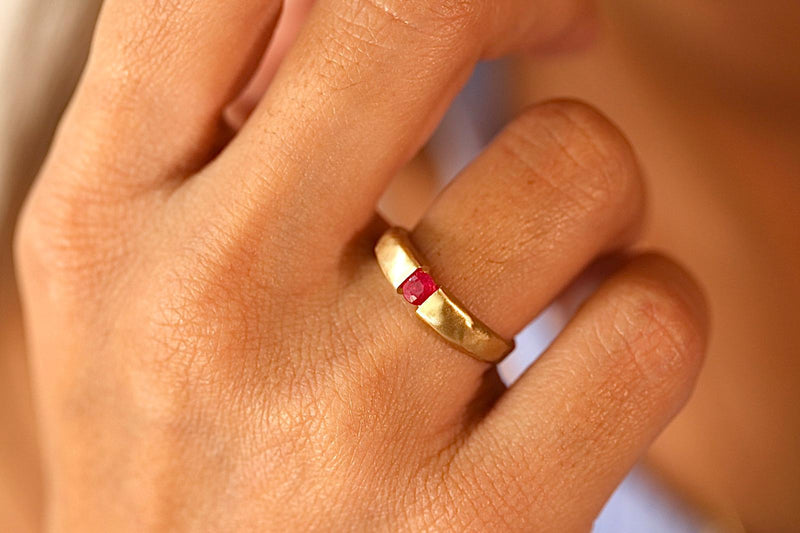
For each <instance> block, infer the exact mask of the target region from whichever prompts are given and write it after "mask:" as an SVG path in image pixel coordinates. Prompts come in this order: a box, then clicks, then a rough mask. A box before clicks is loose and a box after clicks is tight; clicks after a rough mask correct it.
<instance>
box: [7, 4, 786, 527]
mask: <svg viewBox="0 0 800 533" xmlns="http://www.w3.org/2000/svg"><path fill="white" fill-rule="evenodd" d="M229 1H233V0H229ZM553 1H557V0H553ZM308 3H309V2H308V1H307V0H287V10H286V13H287V17H291V18H292V20H287V21H284V23H283V24H284V25H285V26H286V28H289V29H287V30H286V31H287V38H286V39H287V41H286V42H287V43H288V42H290V40H291V35H290V34H291V31H292V30H291V28H294V27H297V26H299V24H300V21H301V19H302V14H303V13H304V12H305V9H306V5H305V4H308ZM100 4H101V1H100V0H2V2H0V531H9V532H18V531H19V532H27V531H37V530H38V529H39V527H40V525H41V512H42V505H43V496H44V493H43V485H44V484H43V476H42V468H41V466H40V463H39V458H38V450H37V444H36V431H35V414H34V413H35V410H34V403H33V401H32V398H31V387H30V384H29V383H30V382H29V376H28V372H27V365H26V359H25V350H24V341H23V338H24V337H23V333H22V321H21V317H20V308H19V302H18V299H17V296H16V289H15V286H14V275H13V264H12V254H11V242H12V235H13V228H14V221H15V219H16V216H17V213H18V210H19V207H20V205H21V203H22V201H23V199H24V196H25V193H26V191H27V190H28V188H29V187H30V184H31V182H32V181H33V179H34V177H35V175H36V172H37V170H38V168H39V166H40V165H41V162H42V160H43V158H44V157H45V155H46V153H47V148H48V145H49V143H50V140H51V138H52V135H53V132H54V130H55V128H56V126H57V123H58V120H59V117H60V115H61V114H62V112H63V110H64V108H65V106H66V105H67V103H68V101H69V98H70V95H71V93H72V91H73V90H74V87H75V85H76V83H77V81H78V79H79V76H80V72H81V67H82V65H83V63H84V61H85V58H86V55H87V53H88V50H89V44H90V39H91V33H92V28H93V26H94V23H95V20H96V17H97V13H98V11H99V8H100ZM597 12H598V16H597V20H596V21H595V22H594V23H592V24H587V28H586V29H585V33H584V35H583V36H582V38H581V39H579V41H581V42H580V43H579V44H581V45H582V46H578V47H576V46H568V47H565V49H564V50H558V51H553V52H552V53H549V54H546V55H543V56H537V57H532V56H525V57H518V58H512V59H510V60H508V61H504V62H502V63H499V64H491V65H484V66H481V67H480V68H479V69H478V72H477V73H476V75H475V77H474V78H473V80H472V81H471V82H470V85H469V86H468V87H467V88H466V89H465V91H464V93H463V94H462V95H461V96H459V98H458V99H457V101H456V103H455V104H454V106H453V108H452V109H451V110H450V112H449V113H448V115H447V117H446V118H445V120H444V122H443V124H442V125H441V127H440V129H439V130H438V132H437V133H436V135H435V136H434V139H433V140H432V142H431V144H430V146H428V147H427V148H426V150H425V151H424V152H423V153H422V154H420V156H419V157H418V158H417V159H416V160H415V161H414V162H413V163H412V165H410V167H409V169H408V171H407V172H403V173H401V175H400V176H398V179H397V180H396V182H395V183H394V184H393V185H392V187H391V189H390V193H389V194H388V195H387V197H386V198H384V201H383V202H382V204H381V208H382V211H383V212H384V213H385V214H386V215H387V216H388V217H390V218H392V219H393V220H395V221H398V222H401V223H404V224H406V225H408V224H413V222H414V220H415V219H416V217H418V216H419V214H420V212H421V209H422V208H424V203H421V202H418V201H417V200H418V197H419V194H420V191H427V194H429V195H430V196H431V197H432V196H433V195H434V194H435V193H436V191H437V190H438V189H439V188H440V187H441V186H443V185H444V184H445V183H446V182H447V180H448V179H449V177H451V176H452V175H453V174H454V173H455V172H457V171H458V169H459V168H461V166H463V164H464V163H465V162H466V161H468V160H469V158H470V157H472V156H473V155H474V154H475V153H476V152H477V151H478V150H480V148H481V146H483V144H484V143H485V142H486V141H487V140H488V139H489V138H490V137H491V135H492V134H493V133H494V132H495V131H496V129H497V128H498V127H500V126H501V125H502V123H503V122H504V121H505V120H506V119H507V117H509V116H511V115H512V114H513V113H515V112H516V111H518V110H519V109H520V108H522V107H523V106H525V105H528V104H530V103H532V102H536V101H539V100H542V99H545V98H550V97H556V96H557V97H565V96H566V97H576V98H580V99H582V100H586V101H588V102H589V103H591V104H593V105H594V106H596V107H598V108H599V109H600V110H602V111H603V112H604V113H606V114H607V115H608V116H610V117H611V118H612V119H613V120H615V121H616V122H617V123H619V125H620V126H621V128H622V130H623V131H624V132H625V133H626V134H627V135H628V136H629V138H630V139H631V142H632V144H633V145H634V147H635V148H636V149H637V151H638V153H639V156H640V159H641V162H642V166H643V168H644V171H645V173H646V176H647V181H648V187H649V190H650V215H649V220H648V224H647V227H646V230H645V232H644V234H643V242H644V243H646V244H647V245H652V246H655V247H658V248H660V249H663V250H666V251H667V252H668V253H670V254H672V255H673V256H675V257H677V258H678V259H679V260H680V261H682V262H684V263H685V264H687V265H688V266H689V268H690V270H692V271H693V272H695V273H696V275H697V276H698V277H699V278H700V280H701V282H702V283H703V284H704V285H705V287H706V288H707V290H708V293H709V297H710V300H711V304H712V314H713V318H714V333H713V337H712V341H711V346H710V353H709V359H708V362H707V364H706V368H705V369H704V372H703V375H702V377H701V379H700V382H699V384H698V389H697V392H696V394H695V395H694V397H693V399H692V400H691V402H690V404H689V406H688V407H687V409H686V410H685V412H683V413H682V414H681V415H680V416H679V418H678V419H677V420H676V422H675V423H674V424H673V425H672V426H671V427H670V428H669V429H668V430H667V432H666V433H665V434H664V435H663V436H662V438H660V439H659V440H658V441H657V442H656V443H655V445H654V447H653V449H652V451H651V453H650V455H649V456H648V458H647V459H646V461H645V462H644V463H643V465H642V467H640V468H639V469H637V470H636V471H635V472H634V473H633V474H632V476H631V478H630V479H629V480H628V481H627V482H626V484H625V485H623V487H622V488H621V489H620V491H618V493H617V495H615V497H614V499H613V500H612V503H611V504H610V505H609V506H608V508H607V509H606V512H605V513H604V515H603V516H602V517H601V520H600V521H599V522H598V526H597V527H598V531H601V530H602V531H655V532H658V531H665V532H667V531H674V532H682V531H701V530H707V529H713V530H726V531H728V530H729V531H742V530H748V531H765V532H783V531H787V532H790V531H800V387H798V386H797V383H798V380H799V379H800V348H798V346H800V310H798V302H800V230H799V229H798V228H800V207H799V206H800V0H763V1H761V2H752V1H751V0H648V1H647V2H642V1H641V0H604V1H601V2H598V7H597ZM584 41H585V42H584ZM590 41H591V44H589V42H590ZM286 46H288V44H286ZM274 67H275V65H274V64H272V65H266V66H265V67H264V68H262V72H261V74H260V76H261V79H260V80H256V81H255V82H254V83H253V86H252V87H251V90H250V93H249V94H248V95H247V97H246V98H244V104H242V105H241V106H240V107H239V108H238V110H237V109H234V110H233V111H232V113H231V117H230V118H231V122H233V123H234V124H235V123H237V122H240V121H241V120H243V119H244V117H245V116H246V111H247V109H248V106H251V105H252V104H253V103H254V102H255V101H257V99H258V95H259V91H261V90H263V88H264V87H265V86H266V82H267V81H268V78H269V75H270V73H271V71H273V70H274ZM248 102H249V103H248ZM443 154H444V155H443ZM412 193H413V196H414V198H415V201H414V202H413V204H414V205H415V206H417V207H416V209H411V208H410V207H409V206H410V204H411V203H410V202H407V201H406V200H407V199H408V198H410V197H411V196H412ZM571 307H573V305H572V304H571V303H570V302H566V303H564V302H562V307H559V306H558V305H556V306H555V307H554V308H553V309H551V310H549V311H548V313H549V314H546V315H545V316H544V317H543V318H542V319H541V320H540V321H539V322H538V325H537V324H534V326H532V329H530V330H528V331H527V332H526V335H528V336H529V337H530V345H531V346H534V345H535V346H537V347H538V348H536V349H541V347H543V346H544V345H546V343H547V340H548V339H549V338H550V337H551V336H552V334H553V330H554V328H555V327H556V326H553V324H558V323H561V322H563V320H565V317H566V316H567V315H568V313H567V311H565V309H569V308H571ZM537 328H538V329H537ZM544 330H549V333H543V331H544ZM525 364H526V363H525V362H521V361H512V362H511V363H510V364H508V365H507V366H506V367H505V369H504V372H505V373H506V375H505V377H506V379H508V380H512V379H513V376H514V375H515V374H516V373H518V372H519V371H520V370H521V369H522V368H523V367H524V365H525Z"/></svg>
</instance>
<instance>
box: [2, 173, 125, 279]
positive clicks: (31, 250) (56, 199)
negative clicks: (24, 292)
mask: <svg viewBox="0 0 800 533" xmlns="http://www.w3.org/2000/svg"><path fill="white" fill-rule="evenodd" d="M93 204H96V205H97V206H100V205H102V201H101V200H99V199H97V198H95V197H93V196H90V195H87V194H83V193H81V192H70V191H68V190H67V189H66V188H64V189H63V190H58V191H57V190H48V191H47V192H43V191H37V192H35V193H33V194H32V195H31V197H30V198H29V200H28V203H27V204H26V206H25V209H24V210H23V213H22V215H21V216H20V218H19V220H18V222H17V228H16V233H15V238H14V254H15V260H16V262H17V264H18V265H19V266H20V267H21V268H20V271H21V272H22V273H27V272H36V274H37V278H38V279H39V280H42V281H44V280H46V281H57V280H64V281H70V282H77V281H80V280H94V283H95V284H97V283H98V282H99V280H101V279H103V278H104V277H105V276H106V275H107V274H109V273H111V272H112V271H113V270H114V269H115V268H116V265H117V264H118V263H119V262H120V260H121V258H122V257H123V256H124V255H125V254H126V253H127V252H128V249H129V248H130V246H131V243H130V242H129V241H127V240H126V239H123V238H122V236H121V234H117V235H116V237H115V236H114V235H115V233H114V232H113V231H111V228H110V226H109V219H108V218H107V216H106V214H105V213H104V211H105V209H95V208H94V207H95V205H93ZM110 240H113V241H114V242H110ZM79 286H80V285H79V284H78V285H76V288H78V287H79Z"/></svg>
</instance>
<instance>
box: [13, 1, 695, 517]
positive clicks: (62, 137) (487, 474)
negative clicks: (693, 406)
mask: <svg viewBox="0 0 800 533" xmlns="http://www.w3.org/2000/svg"><path fill="white" fill-rule="evenodd" d="M581 9H582V7H581V5H580V4H579V3H578V2H576V1H573V0H563V1H559V2H553V1H551V0H547V1H545V0H538V1H536V2H531V1H530V0H510V1H507V2H499V3H498V2H494V1H492V0H474V1H471V2H464V1H452V0H413V1H412V0H381V1H376V0H320V1H319V2H318V4H317V6H316V8H315V9H314V11H313V12H312V14H311V17H310V19H309V21H308V22H307V25H306V28H305V30H304V31H303V33H302V34H301V36H300V39H299V41H298V42H297V44H296V46H295V47H294V49H293V51H292V52H291V53H290V55H289V56H288V57H287V59H286V60H285V62H284V64H283V66H282V69H281V71H280V72H279V74H278V76H277V77H276V78H275V79H274V81H273V83H272V84H271V86H270V88H269V90H268V92H267V93H266V94H265V96H264V98H263V99H262V101H261V102H260V104H259V106H258V108H257V109H256V110H255V111H254V112H253V114H252V115H251V116H250V117H249V119H248V121H247V123H246V124H245V126H244V128H243V129H242V130H241V131H239V132H238V133H237V134H236V136H235V137H234V138H233V140H232V141H231V142H229V143H227V144H224V146H223V147H222V148H220V146H221V145H222V144H223V141H224V140H225V139H226V138H227V136H226V135H227V134H226V132H225V131H224V128H223V127H221V126H220V124H221V119H220V117H221V116H222V114H223V111H224V109H225V107H226V106H227V104H228V103H229V102H231V100H232V99H233V98H234V97H235V96H236V95H237V94H238V92H239V91H240V90H241V88H242V86H243V84H244V82H245V81H246V80H247V79H248V78H249V76H250V75H251V73H252V70H253V67H254V65H255V64H256V63H257V60H258V58H259V57H260V54H261V52H262V50H263V46H264V43H265V41H266V40H267V36H268V35H269V33H270V31H271V28H272V27H273V24H274V21H275V18H276V16H277V12H278V2H277V1H269V0H236V1H235V2H233V1H232V2H216V1H215V2H211V1H208V2H197V1H192V0H173V1H170V2H162V1H155V0H108V1H107V5H106V6H105V9H104V13H103V15H102V17H101V21H100V23H99V29H98V32H97V36H96V39H95V45H94V51H93V53H92V57H91V59H90V62H89V64H88V67H87V71H86V74H85V77H84V80H83V82H82V84H81V87H80V89H79V91H78V93H77V95H76V97H75V99H74V101H73V103H72V106H71V108H70V110H69V112H68V114H67V116H66V118H65V120H64V122H63V124H62V127H61V129H60V133H59V135H58V139H57V141H56V143H55V146H54V148H53V150H52V153H51V155H50V158H49V161H48V163H47V165H46V167H45V168H44V170H43V172H42V174H41V177H40V179H39V181H38V183H37V186H36V187H35V190H34V191H33V193H32V195H31V197H30V199H29V201H28V203H27V207H26V209H25V212H24V215H23V217H22V219H21V222H20V227H19V232H18V239H17V261H18V268H19V273H20V277H21V281H22V288H23V293H24V300H25V308H26V320H27V325H28V332H29V341H30V348H31V356H32V365H33V368H34V373H35V387H36V391H37V399H38V403H39V407H40V415H41V420H40V423H41V430H42V431H41V435H42V439H43V449H44V454H45V458H44V459H45V468H46V473H47V482H48V487H49V501H48V509H49V514H48V522H49V524H50V525H51V527H52V529H54V530H76V531H82V532H86V531H93V530H97V531H124V530H130V531H145V530H168V531H174V530H182V529H191V530H206V531H234V530H241V531H265V530H277V531H308V530H323V531H324V530H344V531H347V530H360V531H376V530H409V531H421V530H427V529H432V530H457V531H462V530H465V531H492V530H528V531H546V530H552V531H559V532H562V531H571V530H580V529H585V528H587V527H588V526H589V525H590V524H591V521H592V520H593V518H594V516H595V515H596V513H597V512H598V511H599V509H600V508H601V506H602V505H603V503H604V501H605V500H606V498H607V497H608V496H609V494H610V493H611V492H612V490H613V489H614V487H615V486H616V484H617V483H618V482H619V481H620V480H621V479H622V478H623V477H624V475H625V473H626V472H627V471H628V469H629V468H630V467H631V465H632V464H633V463H634V462H635V461H636V459H637V458H638V457H639V456H640V455H641V454H642V453H643V451H644V450H645V449H646V447H647V445H648V443H649V442H650V441H651V440H652V439H653V438H654V437H655V436H656V435H657V434H658V432H659V431H660V430H661V429H662V428H663V427H664V425H665V424H666V423H667V422H668V420H669V418H670V417H671V416H672V415H673V414H674V413H675V412H676V410H677V409H678V408H679V406H680V405H681V404H682V402H683V401H685V399H686V398H687V395H688V394H689V391H690V389H691V385H692V383H693V380H694V377H695V374H696V372H697V370H698V367H699V365H700V361H701V354H702V350H703V344H704V335H705V333H704V331H705V326H704V318H703V317H704V310H703V304H702V299H701V297H700V296H699V294H698V291H697V289H696V288H695V286H694V284H693V283H692V282H691V281H690V280H689V279H688V278H687V276H686V275H685V274H684V273H683V272H682V271H681V270H680V269H679V268H678V267H676V266H674V265H673V264H672V263H670V262H669V261H668V260H666V259H663V258H661V257H658V256H654V255H647V256H641V257H636V258H633V259H631V260H630V262H629V263H628V264H627V266H625V267H624V268H622V269H621V270H620V271H619V272H618V273H616V274H615V275H614V276H613V277H612V278H611V279H610V280H608V281H607V282H606V283H605V284H604V285H603V286H602V287H601V288H600V290H599V291H598V292H597V293H596V294H595V295H594V296H593V297H592V298H591V299H590V300H589V301H588V303H587V304H586V305H585V306H584V307H583V308H582V309H581V310H580V311H579V313H578V315H577V316H576V318H575V319H574V320H573V322H572V323H571V324H570V325H569V326H568V327H567V329H566V330H565V331H564V332H563V333H562V335H561V336H560V337H559V339H558V340H557V341H556V342H555V343H554V345H553V346H552V347H551V348H550V349H549V350H548V352H547V353H546V354H545V355H544V356H543V357H542V359H540V360H539V361H538V362H537V363H536V364H535V365H534V366H533V367H532V368H531V369H530V370H529V371H528V372H527V373H526V374H525V375H524V376H523V377H522V378H521V379H520V381H518V382H517V383H516V384H515V385H514V386H513V387H511V388H510V389H509V390H507V391H506V390H504V389H503V387H502V385H501V383H500V382H499V380H498V378H497V374H496V372H495V371H494V370H493V369H492V368H490V367H488V366H487V365H485V364H483V363H480V362H478V361H476V360H474V359H471V358H470V357H468V356H466V355H464V354H462V353H461V352H459V351H457V350H455V349H453V348H452V347H450V346H449V345H447V344H446V343H445V342H443V341H442V339H441V338H440V337H438V336H437V335H436V334H435V333H434V332H432V331H431V330H430V329H429V328H427V326H426V325H424V324H422V323H421V322H420V321H418V320H417V319H416V318H415V317H414V316H413V313H412V312H411V309H409V307H408V304H406V303H405V302H404V301H403V300H402V298H399V297H398V296H397V294H395V293H394V291H393V290H392V288H391V286H390V285H389V284H388V283H387V281H386V280H385V279H384V278H383V277H382V275H381V273H380V271H379V268H378V266H377V264H376V262H375V258H374V257H373V254H372V246H373V245H374V243H375V241H376V239H377V237H378V236H379V235H380V233H381V231H382V230H383V229H384V228H385V224H384V223H383V222H382V221H380V220H378V219H377V217H376V216H375V214H374V206H375V203H376V200H377V199H378V197H379V196H380V194H381V192H382V191H383V189H384V187H385V186H386V184H387V181H388V180H389V179H390V178H391V177H392V175H393V174H394V173H395V172H396V171H397V170H398V169H399V168H400V167H401V166H402V165H403V164H404V163H405V162H406V161H407V160H408V159H409V157H410V156H411V155H412V154H414V153H415V152H416V150H417V149H418V148H419V147H420V146H421V145H422V144H423V143H424V141H425V140H426V138H427V137H428V135H429V133H430V132H431V130H432V129H433V127H434V126H435V124H436V123H437V121H438V120H439V118H440V116H441V114H442V112H443V111H444V109H445V108H446V107H447V104H448V102H449V101H450V99H451V98H452V97H453V95H454V94H455V93H456V92H457V90H458V88H459V87H460V86H461V84H462V83H463V82H464V81H465V80H466V79H467V77H468V75H469V72H470V70H471V68H472V67H473V64H474V63H475V62H476V61H477V60H478V59H480V58H486V57H496V56H499V55H503V54H506V53H510V52H513V51H515V50H521V49H525V48H530V47H535V46H545V45H548V46H549V45H550V44H551V43H552V42H554V41H555V40H558V39H559V38H561V37H562V36H563V35H564V34H565V33H566V32H568V31H569V28H570V26H571V24H572V21H573V20H574V19H576V17H577V16H578V14H579V13H580V11H581ZM641 213H642V185H641V181H640V176H639V174H638V170H637V167H636V164H635V159H634V156H633V155H632V152H631V149H630V148H629V146H628V144H627V143H626V141H625V139H624V138H623V137H622V135H621V134H620V133H619V132H618V131H617V130H616V129H615V128H614V127H613V126H612V125H611V124H610V123H609V122H608V121H607V120H606V119H604V118H603V117H602V116H601V115H600V114H598V113H597V112H595V111H593V110H591V109H590V108H588V107H586V106H585V105H582V104H578V103H571V102H552V103H547V104H543V105H539V106H536V107H534V108H532V109H529V110H527V111H526V112H524V113H523V114H522V115H521V116H519V117H518V118H517V119H515V120H514V121H512V122H511V124H509V125H508V127H507V129H506V130H505V132H503V133H502V134H501V135H500V136H499V137H498V139H497V140H496V141H495V142H494V143H493V144H492V145H491V146H490V147H488V148H487V149H486V151H485V153H484V154H483V155H481V156H480V158H479V159H478V160H477V161H475V162H474V163H473V164H472V165H471V166H470V167H469V168H467V169H466V170H465V171H464V172H463V173H462V175H461V176H460V177H458V178H457V180H456V181H455V182H454V183H453V184H452V185H451V186H450V187H449V188H448V189H446V190H445V191H444V193H443V194H442V195H441V196H440V197H439V198H438V199H437V201H436V202H435V205H433V207H432V208H431V209H430V211H429V212H428V213H427V215H426V216H425V217H424V219H423V220H422V222H421V223H420V224H419V226H418V227H417V228H415V229H414V231H413V234H412V238H413V240H414V241H415V243H416V245H417V247H418V248H419V249H420V250H421V251H422V253H423V254H424V255H425V256H426V257H427V258H428V259H429V260H430V264H431V268H432V272H433V274H434V276H435V278H436V279H437V280H438V281H439V282H440V283H441V284H442V285H444V286H445V287H447V288H448V289H449V291H450V292H451V293H452V294H454V295H457V296H458V297H459V299H461V300H462V301H463V302H464V304H465V305H466V306H467V307H468V308H469V309H471V310H472V311H473V312H474V313H475V314H476V315H477V316H479V317H481V318H482V319H484V321H485V322H487V323H488V325H489V326H491V327H492V328H493V329H495V330H496V331H497V332H498V333H500V334H501V335H503V336H505V337H507V338H510V337H511V336H513V335H514V334H515V333H516V332H517V331H519V330H520V329H521V328H522V327H524V326H525V325H526V324H527V323H528V322H529V321H530V320H531V319H532V318H533V317H535V316H536V315H537V314H538V313H539V312H540V311H541V310H542V309H543V308H544V307H545V306H546V305H547V304H548V302H550V301H551V300H552V299H553V298H554V297H555V296H556V295H557V294H558V293H559V292H560V291H561V290H562V289H563V288H564V287H565V286H566V285H567V284H568V282H569V281H570V280H571V279H573V278H574V277H575V276H576V275H577V274H578V273H580V272H581V271H582V270H583V269H584V268H585V267H586V266H587V265H588V264H589V263H591V262H592V261H593V260H594V259H595V258H596V257H597V256H598V255H599V254H602V253H605V252H609V251H612V250H615V249H619V248H620V247H621V246H624V245H625V244H626V243H627V242H629V240H630V238H631V236H632V235H634V233H635V231H636V225H637V223H638V221H639V220H640V218H641Z"/></svg>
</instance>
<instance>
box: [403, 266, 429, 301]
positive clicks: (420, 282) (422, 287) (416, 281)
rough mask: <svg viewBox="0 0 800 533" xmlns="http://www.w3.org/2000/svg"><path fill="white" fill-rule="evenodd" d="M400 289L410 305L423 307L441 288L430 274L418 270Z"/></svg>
mask: <svg viewBox="0 0 800 533" xmlns="http://www.w3.org/2000/svg"><path fill="white" fill-rule="evenodd" d="M400 289H401V290H402V291H403V298H405V299H406V301H407V302H408V303H410V304H414V305H422V303H423V302H424V301H425V300H427V299H428V297H429V296H430V295H431V294H433V293H434V292H436V291H437V290H438V289H439V287H438V286H437V285H436V282H435V281H433V278H432V277H431V275H430V274H428V273H427V272H425V271H424V270H422V269H421V268H418V269H416V270H415V271H414V273H413V274H411V275H410V276H408V278H407V279H406V280H405V281H404V282H403V284H402V285H400Z"/></svg>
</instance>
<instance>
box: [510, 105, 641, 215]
mask: <svg viewBox="0 0 800 533" xmlns="http://www.w3.org/2000/svg"><path fill="white" fill-rule="evenodd" d="M514 128H515V130H516V133H517V135H516V137H518V138H522V139H523V140H524V141H525V142H526V143H527V144H528V145H533V146H535V147H537V148H538V149H539V150H546V151H547V152H548V154H552V155H550V156H549V158H548V159H549V161H548V164H549V165H550V166H551V167H552V169H553V171H552V172H551V174H553V175H555V176H561V177H566V178H568V179H558V178H555V181H554V183H553V185H554V186H555V187H557V188H558V189H559V190H561V191H562V192H564V193H565V194H566V195H567V196H568V197H570V198H571V199H572V200H574V202H575V203H576V204H577V205H578V207H579V208H581V209H583V210H586V211H590V212H596V211H598V210H604V211H605V212H619V211H620V209H621V208H624V212H625V213H629V217H630V218H632V219H633V218H635V217H636V216H638V215H639V211H640V210H641V208H642V205H643V195H644V190H643V184H642V182H641V178H640V175H639V169H638V164H637V162H636V157H635V155H634V153H633V150H632V148H631V146H630V144H629V143H628V141H627V140H626V139H625V137H624V136H623V134H622V133H621V132H620V131H619V130H618V129H617V128H616V126H614V125H613V124H612V123H611V122H610V121H609V120H608V119H607V118H606V117H604V116H603V115H602V114H600V113H599V112H598V111H596V110H595V109H594V108H592V107H590V106H588V105H586V104H583V103H581V102H576V101H569V100H562V101H552V102H547V103H544V104H541V105H538V106H535V107H533V108H530V109H529V110H528V111H527V112H526V113H524V114H523V115H522V116H521V117H520V119H519V120H518V121H517V124H516V125H515V126H514Z"/></svg>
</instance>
